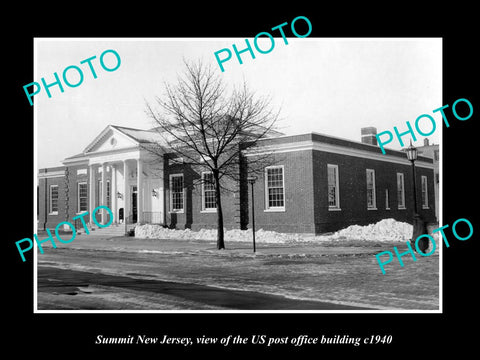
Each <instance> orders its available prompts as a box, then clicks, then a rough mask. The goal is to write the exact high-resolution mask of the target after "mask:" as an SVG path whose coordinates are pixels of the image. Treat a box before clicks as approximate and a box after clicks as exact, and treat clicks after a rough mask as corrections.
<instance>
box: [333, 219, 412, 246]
mask: <svg viewBox="0 0 480 360" xmlns="http://www.w3.org/2000/svg"><path fill="white" fill-rule="evenodd" d="M412 231H413V226H412V225H410V224H408V223H405V222H400V221H396V220H394V219H383V220H380V221H379V222H377V223H376V224H370V225H366V226H359V225H351V226H349V227H347V228H345V229H342V230H339V231H337V232H336V233H334V234H333V235H329V236H328V237H329V238H330V239H333V240H343V239H348V240H375V241H402V240H409V239H410V238H411V237H412Z"/></svg>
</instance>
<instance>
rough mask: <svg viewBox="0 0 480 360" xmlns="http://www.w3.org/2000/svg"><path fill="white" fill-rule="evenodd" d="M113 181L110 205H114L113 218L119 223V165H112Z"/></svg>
mask: <svg viewBox="0 0 480 360" xmlns="http://www.w3.org/2000/svg"><path fill="white" fill-rule="evenodd" d="M110 172H111V173H112V181H111V183H110V192H111V193H110V203H111V204H110V205H111V207H112V209H111V210H112V213H113V220H114V222H115V224H117V217H118V210H117V167H116V166H115V165H112V166H111V170H110Z"/></svg>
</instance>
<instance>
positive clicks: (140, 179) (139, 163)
mask: <svg viewBox="0 0 480 360" xmlns="http://www.w3.org/2000/svg"><path fill="white" fill-rule="evenodd" d="M142 221H143V166H142V161H141V160H140V159H137V223H141V222H142Z"/></svg>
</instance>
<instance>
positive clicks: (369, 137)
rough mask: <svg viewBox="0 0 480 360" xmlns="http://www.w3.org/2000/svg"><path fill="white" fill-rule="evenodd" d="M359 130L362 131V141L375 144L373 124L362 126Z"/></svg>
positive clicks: (375, 132) (375, 129)
mask: <svg viewBox="0 0 480 360" xmlns="http://www.w3.org/2000/svg"><path fill="white" fill-rule="evenodd" d="M361 132H362V143H364V144H369V145H375V146H377V138H376V137H375V135H377V128H376V127H373V126H369V127H364V128H362V129H361Z"/></svg>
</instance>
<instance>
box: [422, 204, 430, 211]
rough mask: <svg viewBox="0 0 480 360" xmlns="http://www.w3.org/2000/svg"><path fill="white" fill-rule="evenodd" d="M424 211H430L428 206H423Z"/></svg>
mask: <svg viewBox="0 0 480 360" xmlns="http://www.w3.org/2000/svg"><path fill="white" fill-rule="evenodd" d="M422 209H423V210H428V209H430V208H429V207H428V206H423V205H422Z"/></svg>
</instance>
